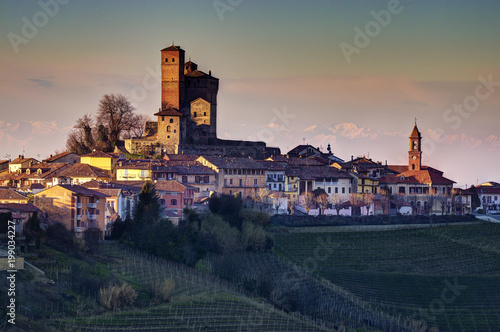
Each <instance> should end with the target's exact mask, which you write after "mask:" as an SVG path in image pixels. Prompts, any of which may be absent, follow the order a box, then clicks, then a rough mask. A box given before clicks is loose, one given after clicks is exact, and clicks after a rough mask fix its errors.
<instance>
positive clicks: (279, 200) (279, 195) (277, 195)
mask: <svg viewBox="0 0 500 332" xmlns="http://www.w3.org/2000/svg"><path fill="white" fill-rule="evenodd" d="M270 196H271V197H272V198H273V199H274V203H273V206H274V208H275V209H276V214H278V212H279V209H280V207H281V205H283V199H284V198H286V195H285V193H284V192H282V191H275V192H273V193H272V194H271V195H270Z"/></svg>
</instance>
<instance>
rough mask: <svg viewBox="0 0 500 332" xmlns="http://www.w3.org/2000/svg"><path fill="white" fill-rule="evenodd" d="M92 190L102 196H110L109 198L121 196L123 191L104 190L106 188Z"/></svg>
mask: <svg viewBox="0 0 500 332" xmlns="http://www.w3.org/2000/svg"><path fill="white" fill-rule="evenodd" d="M92 190H94V191H98V192H100V193H101V194H104V195H106V196H109V197H113V196H118V195H120V191H121V189H104V188H95V189H92Z"/></svg>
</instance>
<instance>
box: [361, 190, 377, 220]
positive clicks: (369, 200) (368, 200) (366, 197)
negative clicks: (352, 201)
mask: <svg viewBox="0 0 500 332" xmlns="http://www.w3.org/2000/svg"><path fill="white" fill-rule="evenodd" d="M373 197H374V195H373V194H372V193H364V194H363V195H362V197H361V200H362V201H363V203H365V206H366V215H369V214H370V207H371V206H372V204H373Z"/></svg>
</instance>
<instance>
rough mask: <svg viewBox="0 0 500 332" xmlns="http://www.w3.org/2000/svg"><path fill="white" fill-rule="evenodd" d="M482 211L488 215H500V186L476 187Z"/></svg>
mask: <svg viewBox="0 0 500 332" xmlns="http://www.w3.org/2000/svg"><path fill="white" fill-rule="evenodd" d="M476 190H477V194H478V196H479V200H480V201H481V207H480V208H481V209H484V211H485V212H486V213H487V214H500V186H496V185H479V186H477V187H476Z"/></svg>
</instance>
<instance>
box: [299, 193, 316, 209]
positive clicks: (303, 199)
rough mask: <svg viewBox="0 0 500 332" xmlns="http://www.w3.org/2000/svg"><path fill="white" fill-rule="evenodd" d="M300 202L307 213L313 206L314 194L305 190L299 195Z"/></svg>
mask: <svg viewBox="0 0 500 332" xmlns="http://www.w3.org/2000/svg"><path fill="white" fill-rule="evenodd" d="M300 204H301V205H302V206H303V207H304V209H305V210H306V213H307V214H309V211H310V210H311V208H312V207H313V206H314V194H313V193H312V192H307V193H304V194H302V195H300Z"/></svg>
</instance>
